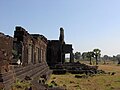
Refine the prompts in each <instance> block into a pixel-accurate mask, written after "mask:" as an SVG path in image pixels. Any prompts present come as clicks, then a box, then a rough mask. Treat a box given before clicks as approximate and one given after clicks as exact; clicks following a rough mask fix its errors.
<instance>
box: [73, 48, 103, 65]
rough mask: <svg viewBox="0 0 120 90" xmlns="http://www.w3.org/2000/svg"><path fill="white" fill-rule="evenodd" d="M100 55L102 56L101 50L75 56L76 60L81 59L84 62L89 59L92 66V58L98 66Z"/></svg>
mask: <svg viewBox="0 0 120 90" xmlns="http://www.w3.org/2000/svg"><path fill="white" fill-rule="evenodd" d="M100 55H101V50H100V49H93V51H89V52H83V53H82V54H81V53H80V52H76V53H75V54H74V58H75V59H76V60H78V59H80V58H81V57H82V59H83V60H84V59H86V58H87V59H89V61H90V65H92V58H95V60H96V65H98V59H99V58H100Z"/></svg>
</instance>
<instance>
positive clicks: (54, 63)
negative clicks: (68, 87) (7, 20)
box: [0, 26, 97, 90]
mask: <svg viewBox="0 0 120 90" xmlns="http://www.w3.org/2000/svg"><path fill="white" fill-rule="evenodd" d="M66 53H69V54H70V61H69V62H65V54H66ZM96 69H97V68H96V67H95V68H94V67H92V66H87V65H85V64H80V63H78V62H77V63H76V62H74V55H73V48H72V45H71V44H66V43H65V41H64V30H63V28H60V36H59V40H47V38H46V37H45V36H43V35H40V34H29V33H28V32H27V31H26V30H25V29H24V28H22V27H19V26H17V27H16V29H15V31H14V37H11V36H8V35H5V34H3V33H0V89H2V88H4V89H5V90H9V89H10V87H11V85H12V84H14V83H15V81H16V79H20V80H24V79H25V78H26V77H30V78H31V79H32V81H38V79H36V77H37V78H39V77H40V78H41V77H43V76H44V80H46V81H47V80H48V79H49V77H50V74H52V72H53V73H57V74H61V73H66V72H70V73H81V72H82V73H83V72H84V71H87V72H89V71H91V70H93V71H96ZM40 88H42V89H40ZM44 88H45V87H44ZM38 90H45V89H43V86H40V87H39V89H38ZM48 90H49V89H48ZM51 90H54V89H51ZM55 90H56V89H55Z"/></svg>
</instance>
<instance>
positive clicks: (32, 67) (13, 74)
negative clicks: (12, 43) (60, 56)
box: [0, 63, 52, 90]
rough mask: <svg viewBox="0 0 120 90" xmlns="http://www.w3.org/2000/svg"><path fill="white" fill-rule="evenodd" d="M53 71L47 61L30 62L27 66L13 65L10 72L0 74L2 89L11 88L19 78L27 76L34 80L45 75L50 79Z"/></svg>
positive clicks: (7, 89)
mask: <svg viewBox="0 0 120 90" xmlns="http://www.w3.org/2000/svg"><path fill="white" fill-rule="evenodd" d="M51 73H52V71H51V70H50V69H49V67H48V65H47V63H37V64H29V65H27V66H25V67H23V66H20V65H11V66H10V70H9V72H5V73H2V74H0V86H1V87H0V89H1V88H4V89H5V90H9V89H10V87H11V86H12V84H14V82H15V81H16V80H17V79H20V80H23V79H24V78H25V77H26V76H28V77H30V78H31V79H32V80H34V79H35V78H39V77H41V76H43V75H44V76H45V78H46V80H48V78H49V76H50V74H51ZM36 80H37V79H36Z"/></svg>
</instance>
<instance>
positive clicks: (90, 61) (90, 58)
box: [90, 57, 92, 65]
mask: <svg viewBox="0 0 120 90" xmlns="http://www.w3.org/2000/svg"><path fill="white" fill-rule="evenodd" d="M90 65H92V61H91V57H90Z"/></svg>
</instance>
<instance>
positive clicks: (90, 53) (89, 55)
mask: <svg viewBox="0 0 120 90" xmlns="http://www.w3.org/2000/svg"><path fill="white" fill-rule="evenodd" d="M92 57H94V52H92V51H91V52H87V58H89V60H90V65H92V61H91V59H92Z"/></svg>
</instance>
